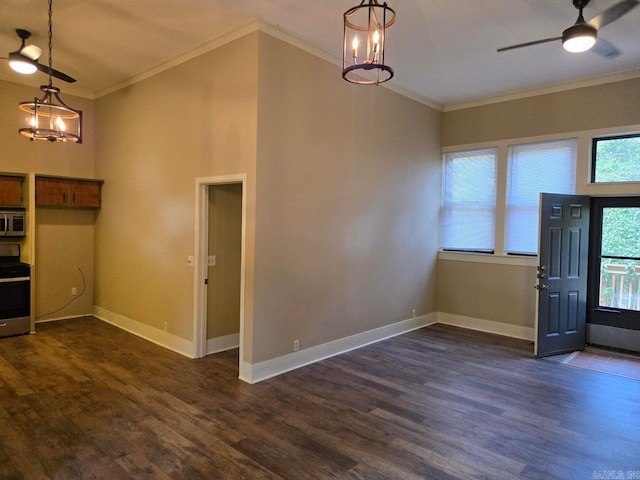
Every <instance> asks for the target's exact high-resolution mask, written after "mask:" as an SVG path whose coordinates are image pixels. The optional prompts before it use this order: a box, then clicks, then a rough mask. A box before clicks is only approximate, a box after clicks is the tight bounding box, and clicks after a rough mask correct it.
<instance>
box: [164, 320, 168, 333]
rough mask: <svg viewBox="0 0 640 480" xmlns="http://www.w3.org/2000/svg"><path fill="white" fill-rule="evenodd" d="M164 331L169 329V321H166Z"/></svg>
mask: <svg viewBox="0 0 640 480" xmlns="http://www.w3.org/2000/svg"><path fill="white" fill-rule="evenodd" d="M164 331H165V332H167V331H169V323H168V322H164Z"/></svg>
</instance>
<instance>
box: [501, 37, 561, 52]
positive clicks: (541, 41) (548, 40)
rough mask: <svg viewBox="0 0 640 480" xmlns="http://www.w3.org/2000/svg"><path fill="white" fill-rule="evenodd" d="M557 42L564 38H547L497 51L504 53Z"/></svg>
mask: <svg viewBox="0 0 640 480" xmlns="http://www.w3.org/2000/svg"><path fill="white" fill-rule="evenodd" d="M556 40H562V37H553V38H545V39H544V40H536V41H535V42H527V43H519V44H518V45H511V46H510V47H502V48H499V49H498V50H497V51H498V52H504V51H506V50H513V49H514V48H522V47H530V46H532V45H538V44H540V43H548V42H555V41H556Z"/></svg>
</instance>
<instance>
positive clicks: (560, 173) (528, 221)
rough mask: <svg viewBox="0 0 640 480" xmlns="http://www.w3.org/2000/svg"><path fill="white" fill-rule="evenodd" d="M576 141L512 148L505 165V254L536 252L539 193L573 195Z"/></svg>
mask: <svg viewBox="0 0 640 480" xmlns="http://www.w3.org/2000/svg"><path fill="white" fill-rule="evenodd" d="M576 151H577V140H575V139H570V140H560V141H555V142H545V143H535V144H530V145H512V146H510V147H509V157H508V165H507V194H506V206H505V251H506V252H507V253H509V254H524V255H535V254H536V253H537V251H538V208H539V201H540V193H575V183H576V156H577V155H576Z"/></svg>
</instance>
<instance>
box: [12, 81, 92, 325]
mask: <svg viewBox="0 0 640 480" xmlns="http://www.w3.org/2000/svg"><path fill="white" fill-rule="evenodd" d="M43 78H44V77H43ZM58 86H59V87H60V88H61V90H62V93H61V98H62V100H63V101H64V102H65V103H67V104H68V105H70V106H72V107H74V108H78V109H80V110H82V112H83V143H82V144H81V145H76V144H66V143H50V142H43V141H34V142H31V141H29V140H28V139H27V138H25V137H23V136H21V135H19V134H18V128H20V127H22V125H23V122H24V117H25V114H24V112H22V111H21V110H19V108H18V103H20V102H23V101H27V100H30V99H33V98H34V96H36V95H37V96H38V97H41V96H42V94H41V93H42V92H40V90H39V89H37V88H34V87H29V86H25V85H19V84H16V83H12V82H6V81H0V145H1V146H2V147H1V148H0V171H2V172H17V173H29V172H33V173H39V174H48V175H60V176H71V177H83V178H93V176H94V145H95V144H94V124H95V122H94V105H93V101H92V100H87V99H84V98H78V97H74V96H71V95H67V94H65V84H64V83H63V82H61V84H60V85H58ZM25 181H26V182H27V184H28V179H26V180H25ZM27 192H28V185H25V193H27ZM27 197H28V195H27V196H25V206H26V207H28V208H29V215H34V216H35V218H33V220H35V221H34V222H32V223H31V225H35V235H34V232H28V237H27V240H26V242H27V243H32V242H35V245H34V252H35V257H34V258H27V257H26V256H25V260H27V261H29V262H30V263H32V264H33V265H34V270H33V272H34V283H35V314H36V317H39V318H38V319H40V320H44V319H49V318H61V317H68V316H73V315H87V314H91V313H92V311H93V235H94V227H93V217H94V211H92V210H82V211H78V210H76V211H73V210H67V209H41V208H37V209H36V208H35V207H34V206H33V205H31V206H29V205H27V204H26V202H27V200H26V199H27ZM28 248H29V245H24V246H23V250H25V249H28ZM78 268H81V269H82V270H83V272H84V273H85V276H86V277H87V290H86V292H85V293H84V295H82V296H79V297H77V299H76V300H74V301H73V302H72V303H71V304H70V305H69V306H68V307H66V308H63V309H61V310H59V311H57V312H56V313H54V314H52V315H48V316H46V317H43V318H42V317H41V316H42V315H43V314H44V313H48V312H52V311H54V310H57V309H58V308H60V307H62V306H63V305H64V304H65V303H67V302H68V301H69V300H71V299H72V298H74V297H72V296H71V288H72V287H77V288H78V292H79V293H80V292H81V291H82V278H81V275H80V273H79V271H78Z"/></svg>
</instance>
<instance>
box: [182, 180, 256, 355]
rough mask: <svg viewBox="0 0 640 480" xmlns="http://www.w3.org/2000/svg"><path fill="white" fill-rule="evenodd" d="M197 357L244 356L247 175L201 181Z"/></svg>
mask: <svg viewBox="0 0 640 480" xmlns="http://www.w3.org/2000/svg"><path fill="white" fill-rule="evenodd" d="M195 237H196V242H195V243H196V244H195V258H194V267H195V275H194V282H195V308H194V310H195V321H194V346H195V352H194V356H195V357H196V358H200V357H204V356H205V355H207V354H209V353H215V352H220V351H224V350H228V349H231V348H236V347H239V350H240V354H239V362H240V363H241V362H242V358H243V338H244V299H245V265H246V262H245V250H246V249H245V238H246V176H245V175H244V174H239V175H227V176H221V177H205V178H197V179H196V235H195Z"/></svg>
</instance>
